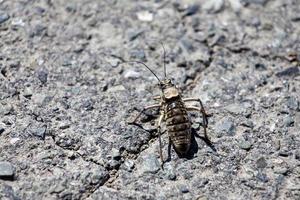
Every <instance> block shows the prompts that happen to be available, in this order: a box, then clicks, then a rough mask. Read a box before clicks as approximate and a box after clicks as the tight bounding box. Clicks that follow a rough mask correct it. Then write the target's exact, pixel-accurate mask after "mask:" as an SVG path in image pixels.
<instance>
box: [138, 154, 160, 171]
mask: <svg viewBox="0 0 300 200" xmlns="http://www.w3.org/2000/svg"><path fill="white" fill-rule="evenodd" d="M159 169H160V164H159V161H158V159H157V158H156V155H154V154H149V155H146V156H144V157H143V159H142V166H141V168H140V170H141V172H142V173H152V174H155V173H156V172H158V170H159Z"/></svg>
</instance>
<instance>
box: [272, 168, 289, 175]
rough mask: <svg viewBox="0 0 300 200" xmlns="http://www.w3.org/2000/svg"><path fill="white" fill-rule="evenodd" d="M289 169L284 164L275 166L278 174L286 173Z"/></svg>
mask: <svg viewBox="0 0 300 200" xmlns="http://www.w3.org/2000/svg"><path fill="white" fill-rule="evenodd" d="M288 171H289V169H288V168H287V167H284V166H276V167H274V172H275V173H277V174H282V175H286V174H287V173H288Z"/></svg>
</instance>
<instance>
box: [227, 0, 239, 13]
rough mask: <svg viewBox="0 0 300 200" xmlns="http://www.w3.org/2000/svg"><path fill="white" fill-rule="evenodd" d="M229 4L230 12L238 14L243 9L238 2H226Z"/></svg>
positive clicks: (233, 0) (235, 0)
mask: <svg viewBox="0 0 300 200" xmlns="http://www.w3.org/2000/svg"><path fill="white" fill-rule="evenodd" d="M228 1H229V3H230V6H231V8H232V10H233V11H234V12H236V13H238V12H240V11H241V9H242V8H243V5H242V4H241V2H240V0H228Z"/></svg>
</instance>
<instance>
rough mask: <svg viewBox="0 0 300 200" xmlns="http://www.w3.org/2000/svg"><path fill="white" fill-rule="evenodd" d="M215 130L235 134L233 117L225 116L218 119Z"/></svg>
mask: <svg viewBox="0 0 300 200" xmlns="http://www.w3.org/2000/svg"><path fill="white" fill-rule="evenodd" d="M215 130H216V132H218V133H223V132H225V133H226V134H228V135H230V136H233V135H234V134H235V126H234V123H233V121H232V120H231V119H229V118H223V119H222V120H220V121H218V122H217V123H216V125H215Z"/></svg>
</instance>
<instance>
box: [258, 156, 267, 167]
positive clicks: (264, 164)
mask: <svg viewBox="0 0 300 200" xmlns="http://www.w3.org/2000/svg"><path fill="white" fill-rule="evenodd" d="M256 166H257V168H261V169H262V168H265V167H267V161H266V159H265V158H264V157H261V158H259V159H258V160H257V161H256Z"/></svg>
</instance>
